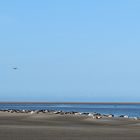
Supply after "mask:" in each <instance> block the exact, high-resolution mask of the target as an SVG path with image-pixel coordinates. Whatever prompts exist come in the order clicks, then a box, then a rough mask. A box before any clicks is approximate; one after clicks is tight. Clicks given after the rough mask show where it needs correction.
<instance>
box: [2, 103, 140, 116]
mask: <svg viewBox="0 0 140 140" xmlns="http://www.w3.org/2000/svg"><path fill="white" fill-rule="evenodd" d="M7 109H15V110H58V111H60V110H61V111H75V112H87V113H95V112H96V113H100V114H106V115H107V114H113V115H115V116H116V117H117V116H120V115H128V116H129V117H140V104H129V103H128V104H127V103H125V104H124V103H117V104H116V103H105V104H104V103H89V104H88V103H86V104H85V103H0V110H7Z"/></svg>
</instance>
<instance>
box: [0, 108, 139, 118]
mask: <svg viewBox="0 0 140 140" xmlns="http://www.w3.org/2000/svg"><path fill="white" fill-rule="evenodd" d="M0 112H8V113H26V114H29V113H30V114H39V113H43V114H44V113H46V114H49V115H51V114H59V115H79V116H88V117H91V118H93V119H102V118H114V117H115V116H114V115H113V114H108V115H106V114H100V113H96V112H94V113H88V112H75V111H70V112H65V111H62V110H60V111H56V110H15V109H6V110H0ZM118 117H119V118H129V116H127V115H120V116H118ZM118 117H117V118H118ZM131 119H134V120H140V118H139V117H133V118H132V117H131Z"/></svg>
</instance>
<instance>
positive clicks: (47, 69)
mask: <svg viewBox="0 0 140 140" xmlns="http://www.w3.org/2000/svg"><path fill="white" fill-rule="evenodd" d="M139 25H140V1H139V0H114V1H112V0H67V1H66V0H59V1H58V0H41V1H38V0H22V1H19V0H12V1H11V0H4V1H1V2H0V101H85V102H87V101H90V102H92V101H93V102H96V101H104V102H107V101H115V102H117V101H118V102H119V101H140V39H139V37H140V26H139ZM13 67H18V68H19V69H18V70H13V69H12V68H13Z"/></svg>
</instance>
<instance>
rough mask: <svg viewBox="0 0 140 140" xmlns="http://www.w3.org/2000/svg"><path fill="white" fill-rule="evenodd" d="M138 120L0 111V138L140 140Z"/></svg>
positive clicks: (139, 122) (29, 139) (23, 139)
mask: <svg viewBox="0 0 140 140" xmlns="http://www.w3.org/2000/svg"><path fill="white" fill-rule="evenodd" d="M139 139H140V120H132V119H125V118H107V119H106V118H103V119H93V118H92V117H89V116H76V115H60V114H43V113H39V114H30V113H29V114H25V113H6V112H0V140H139Z"/></svg>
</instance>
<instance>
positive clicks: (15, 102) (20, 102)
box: [0, 101, 140, 104]
mask: <svg viewBox="0 0 140 140" xmlns="http://www.w3.org/2000/svg"><path fill="white" fill-rule="evenodd" d="M0 104H140V102H37V101H36V102H32V101H27V102H24V101H10V102H9V101H0Z"/></svg>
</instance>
